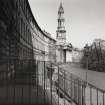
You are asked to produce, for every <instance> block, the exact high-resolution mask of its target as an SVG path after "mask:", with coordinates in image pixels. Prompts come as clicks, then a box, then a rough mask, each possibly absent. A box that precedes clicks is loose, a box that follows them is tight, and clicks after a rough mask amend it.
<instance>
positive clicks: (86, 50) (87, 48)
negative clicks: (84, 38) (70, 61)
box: [84, 44, 89, 83]
mask: <svg viewBox="0 0 105 105" xmlns="http://www.w3.org/2000/svg"><path fill="white" fill-rule="evenodd" d="M84 54H85V56H86V68H87V70H88V63H89V62H88V59H89V46H88V44H86V45H85V47H84ZM87 70H86V83H87Z"/></svg>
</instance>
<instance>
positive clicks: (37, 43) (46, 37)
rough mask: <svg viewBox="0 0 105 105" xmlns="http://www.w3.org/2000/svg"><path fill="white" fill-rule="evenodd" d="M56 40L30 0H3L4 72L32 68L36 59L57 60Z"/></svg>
mask: <svg viewBox="0 0 105 105" xmlns="http://www.w3.org/2000/svg"><path fill="white" fill-rule="evenodd" d="M55 43H56V41H55V40H54V39H53V38H51V36H50V34H48V33H47V32H45V31H43V30H41V28H40V26H39V25H38V24H37V22H36V20H35V18H34V16H33V14H32V11H31V8H30V5H29V2H28V0H5V1H4V0H0V70H1V71H6V70H8V75H10V74H12V73H14V72H15V71H16V70H21V69H25V68H28V67H29V68H31V67H32V64H33V60H39V61H51V62H55V59H56V48H55ZM2 74H3V76H2V78H3V77H5V76H6V72H2V73H1V75H2Z"/></svg>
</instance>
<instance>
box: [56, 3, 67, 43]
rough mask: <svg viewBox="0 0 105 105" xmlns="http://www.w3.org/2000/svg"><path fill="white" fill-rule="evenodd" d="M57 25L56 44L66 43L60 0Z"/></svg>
mask: <svg viewBox="0 0 105 105" xmlns="http://www.w3.org/2000/svg"><path fill="white" fill-rule="evenodd" d="M57 20H58V27H57V31H56V33H57V35H56V39H57V43H58V44H64V43H66V30H65V26H64V23H65V19H64V9H63V6H62V2H61V3H60V6H59V9H58V19H57Z"/></svg>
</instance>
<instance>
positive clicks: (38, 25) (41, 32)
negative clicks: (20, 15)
mask: <svg viewBox="0 0 105 105" xmlns="http://www.w3.org/2000/svg"><path fill="white" fill-rule="evenodd" d="M26 3H27V5H28V9H29V11H30V13H31V16H32V19H33V22H34V23H35V24H36V26H37V28H38V29H39V31H40V32H41V33H42V34H43V35H45V36H46V37H48V38H49V39H51V40H54V41H56V40H55V39H53V38H52V37H49V36H47V35H46V34H45V33H44V32H43V30H42V29H41V28H40V27H39V25H38V23H37V22H36V20H35V17H34V15H33V13H32V10H31V7H30V3H29V1H28V0H26Z"/></svg>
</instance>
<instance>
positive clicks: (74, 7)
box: [28, 0, 105, 48]
mask: <svg viewBox="0 0 105 105" xmlns="http://www.w3.org/2000/svg"><path fill="white" fill-rule="evenodd" d="M28 1H29V3H30V7H31V9H32V13H33V15H34V17H35V19H36V21H37V23H38V25H39V26H40V27H41V29H42V30H46V31H47V32H49V33H50V34H51V35H52V37H54V38H56V30H57V18H58V8H59V5H60V2H62V4H63V8H64V17H65V29H66V38H67V42H69V43H72V45H73V46H75V47H78V48H83V47H84V46H85V44H86V43H88V44H91V43H92V42H93V40H94V39H96V38H101V39H104V40H105V0H28Z"/></svg>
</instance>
